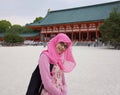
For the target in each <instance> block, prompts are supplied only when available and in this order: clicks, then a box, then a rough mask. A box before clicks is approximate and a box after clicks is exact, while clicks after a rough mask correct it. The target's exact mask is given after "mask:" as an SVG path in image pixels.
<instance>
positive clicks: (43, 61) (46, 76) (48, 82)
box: [38, 54, 66, 95]
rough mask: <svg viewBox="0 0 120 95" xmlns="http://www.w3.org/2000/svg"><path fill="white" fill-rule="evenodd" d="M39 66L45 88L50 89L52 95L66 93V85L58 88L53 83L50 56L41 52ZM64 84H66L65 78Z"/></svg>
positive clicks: (64, 94)
mask: <svg viewBox="0 0 120 95" xmlns="http://www.w3.org/2000/svg"><path fill="white" fill-rule="evenodd" d="M38 63H39V68H40V74H41V79H42V82H43V85H44V88H45V89H46V90H47V91H48V93H49V94H51V95H66V85H65V86H63V90H62V91H61V90H60V89H57V88H56V87H55V86H54V84H53V83H52V77H51V75H50V62H49V59H48V57H47V56H46V55H45V54H41V55H40V57H39V61H38ZM63 81H64V84H65V80H63Z"/></svg>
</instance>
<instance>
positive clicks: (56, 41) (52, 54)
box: [38, 33, 76, 95]
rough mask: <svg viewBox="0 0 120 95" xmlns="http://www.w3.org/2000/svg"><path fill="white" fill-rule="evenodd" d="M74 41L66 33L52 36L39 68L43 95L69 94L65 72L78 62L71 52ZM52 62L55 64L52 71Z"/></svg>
mask: <svg viewBox="0 0 120 95" xmlns="http://www.w3.org/2000/svg"><path fill="white" fill-rule="evenodd" d="M71 47H72V42H71V40H70V39H69V37H68V36H67V35H66V34H63V33H60V34H58V35H56V36H55V37H54V38H52V39H51V40H50V41H49V43H48V47H47V50H44V51H43V52H42V54H41V55H40V57H39V62H38V63H39V68H40V74H41V79H42V82H43V85H44V88H43V89H42V92H41V95H67V88H66V81H65V77H64V72H66V73H68V72H70V71H72V70H73V68H74V67H75V65H76V63H75V60H74V58H73V56H72V52H71ZM50 64H53V68H52V71H51V72H50Z"/></svg>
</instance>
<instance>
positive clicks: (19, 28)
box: [7, 24, 22, 33]
mask: <svg viewBox="0 0 120 95" xmlns="http://www.w3.org/2000/svg"><path fill="white" fill-rule="evenodd" d="M21 31H22V26H20V25H17V24H15V25H13V26H11V28H10V29H9V30H7V32H12V33H20V32H21Z"/></svg>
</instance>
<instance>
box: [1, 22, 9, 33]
mask: <svg viewBox="0 0 120 95" xmlns="http://www.w3.org/2000/svg"><path fill="white" fill-rule="evenodd" d="M10 28H11V23H10V22H9V21H6V20H1V21H0V33H5V32H6V31H7V30H9V29H10Z"/></svg>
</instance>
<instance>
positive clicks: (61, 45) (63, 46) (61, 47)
mask: <svg viewBox="0 0 120 95" xmlns="http://www.w3.org/2000/svg"><path fill="white" fill-rule="evenodd" d="M67 48H68V45H67V43H65V42H59V43H58V44H57V45H56V50H57V52H58V53H59V54H62V53H63V52H64V51H65V50H66V49H67Z"/></svg>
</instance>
